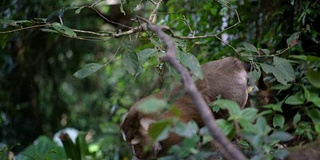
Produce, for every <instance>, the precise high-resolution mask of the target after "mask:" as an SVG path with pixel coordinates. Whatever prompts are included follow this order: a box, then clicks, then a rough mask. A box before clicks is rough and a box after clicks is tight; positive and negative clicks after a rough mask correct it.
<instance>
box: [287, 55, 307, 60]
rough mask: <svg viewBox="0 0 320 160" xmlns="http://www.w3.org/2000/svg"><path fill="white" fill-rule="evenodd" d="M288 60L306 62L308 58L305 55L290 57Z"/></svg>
mask: <svg viewBox="0 0 320 160" xmlns="http://www.w3.org/2000/svg"><path fill="white" fill-rule="evenodd" d="M289 58H293V59H298V60H304V61H307V60H308V57H307V56H306V55H290V56H289Z"/></svg>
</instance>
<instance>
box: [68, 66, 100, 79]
mask: <svg viewBox="0 0 320 160" xmlns="http://www.w3.org/2000/svg"><path fill="white" fill-rule="evenodd" d="M102 66H103V65H101V64H97V63H89V64H86V65H84V66H83V68H81V69H80V70H78V71H77V72H76V73H74V74H73V76H75V77H77V78H85V77H87V76H89V75H91V74H92V73H94V72H96V71H98V70H99V69H100V68H101V67H102Z"/></svg>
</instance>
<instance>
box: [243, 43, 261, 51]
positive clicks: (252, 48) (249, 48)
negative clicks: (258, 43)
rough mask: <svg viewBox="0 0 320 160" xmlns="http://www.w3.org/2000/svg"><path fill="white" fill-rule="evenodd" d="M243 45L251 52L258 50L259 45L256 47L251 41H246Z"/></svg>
mask: <svg viewBox="0 0 320 160" xmlns="http://www.w3.org/2000/svg"><path fill="white" fill-rule="evenodd" d="M243 46H244V48H245V49H246V50H247V51H250V52H258V49H257V47H255V46H254V45H252V44H250V43H246V42H244V43H243Z"/></svg>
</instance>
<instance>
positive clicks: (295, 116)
mask: <svg viewBox="0 0 320 160" xmlns="http://www.w3.org/2000/svg"><path fill="white" fill-rule="evenodd" d="M300 120H301V115H300V113H299V112H298V113H296V115H294V117H293V126H294V127H296V126H297V124H298V122H300Z"/></svg>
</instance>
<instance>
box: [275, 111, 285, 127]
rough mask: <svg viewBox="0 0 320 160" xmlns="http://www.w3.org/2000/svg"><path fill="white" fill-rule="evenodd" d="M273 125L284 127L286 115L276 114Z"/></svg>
mask: <svg viewBox="0 0 320 160" xmlns="http://www.w3.org/2000/svg"><path fill="white" fill-rule="evenodd" d="M272 125H273V127H280V128H283V126H284V117H283V116H282V115H280V114H275V115H274V117H273V122H272Z"/></svg>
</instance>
